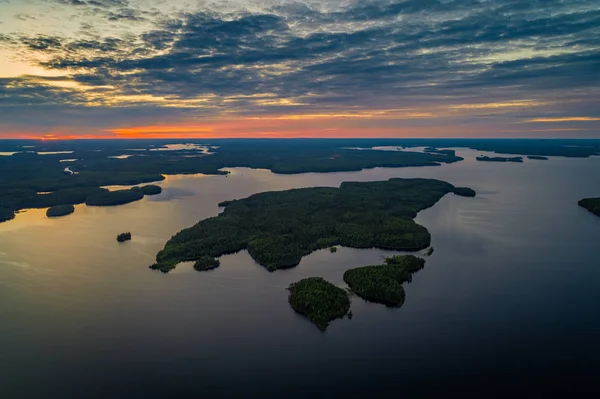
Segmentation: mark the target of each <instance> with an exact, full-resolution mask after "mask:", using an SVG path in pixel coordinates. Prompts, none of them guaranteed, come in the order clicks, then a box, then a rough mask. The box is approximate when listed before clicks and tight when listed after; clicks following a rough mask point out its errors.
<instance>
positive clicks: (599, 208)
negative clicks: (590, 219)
mask: <svg viewBox="0 0 600 399" xmlns="http://www.w3.org/2000/svg"><path fill="white" fill-rule="evenodd" d="M579 206H581V207H584V208H585V209H587V210H588V211H590V212H592V213H593V214H594V215H596V216H600V198H584V199H582V200H580V201H579Z"/></svg>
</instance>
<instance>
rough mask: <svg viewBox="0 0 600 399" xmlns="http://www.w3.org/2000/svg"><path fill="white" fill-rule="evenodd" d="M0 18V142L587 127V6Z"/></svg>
mask: <svg viewBox="0 0 600 399" xmlns="http://www.w3.org/2000/svg"><path fill="white" fill-rule="evenodd" d="M33 6H35V7H33ZM3 10H5V11H6V12H4V11H3ZM30 10H35V11H34V12H30ZM0 15H1V16H2V17H0V55H5V56H6V59H8V60H9V61H6V62H5V63H4V64H0V66H4V69H5V70H6V71H1V72H2V73H0V120H1V122H0V129H1V130H3V131H4V132H5V135H6V134H13V133H14V132H18V131H22V132H38V131H44V130H46V131H48V130H57V131H60V130H61V129H69V127H70V129H87V130H89V131H90V132H91V133H92V134H97V132H99V131H105V130H107V129H108V130H110V129H111V128H116V127H119V126H122V125H139V124H142V125H143V124H146V125H148V124H157V123H163V124H174V123H175V124H177V123H185V124H187V125H189V124H194V123H195V124H202V123H203V121H206V120H220V119H223V118H242V119H244V118H254V120H256V119H257V118H276V119H278V120H281V116H282V115H284V116H285V115H292V116H295V117H296V118H301V116H302V115H306V118H307V119H311V118H310V115H313V116H314V115H317V114H318V115H321V117H319V119H323V115H325V116H327V115H330V116H331V120H328V122H327V123H324V124H322V125H319V126H321V127H322V128H335V127H339V126H340V124H339V123H336V122H335V120H339V119H340V118H339V117H337V118H336V117H335V115H341V114H344V115H349V116H356V115H363V116H365V118H364V119H369V121H368V122H365V121H363V123H361V124H358V125H357V124H355V125H354V126H360V127H361V128H362V129H365V131H368V129H369V128H371V129H374V130H373V131H374V132H375V131H381V130H380V129H386V132H387V133H386V135H393V132H394V129H396V131H398V132H399V133H402V132H403V131H404V132H406V131H408V130H410V129H413V131H415V132H419V134H427V133H426V131H427V129H426V128H427V127H428V126H429V127H432V129H433V130H432V132H434V131H435V129H434V128H435V127H437V128H440V127H441V126H449V125H450V126H454V127H455V128H456V130H457V133H456V134H458V135H460V134H459V131H461V129H463V130H464V129H466V132H467V134H469V132H468V130H469V128H468V126H472V128H473V129H474V130H473V133H475V132H476V131H478V130H480V129H485V128H486V126H487V129H489V130H490V132H489V133H500V134H501V133H502V131H503V130H507V129H508V127H510V129H514V131H517V132H520V131H522V132H524V133H527V132H528V131H530V132H535V131H540V130H544V129H540V127H539V124H538V123H535V122H534V121H535V120H536V119H538V120H539V119H545V120H554V121H556V123H555V124H560V126H558V127H560V128H568V129H571V130H572V131H581V132H583V134H584V135H594V134H595V132H597V127H598V126H599V124H598V122H597V120H598V117H600V112H599V111H598V110H600V79H599V78H598V71H599V70H600V4H599V3H598V2H597V1H596V0H569V1H563V0H544V1H526V2H525V1H521V0H404V1H392V0H370V1H364V0H363V1H353V0H352V1H335V2H334V1H318V2H317V1H304V2H299V1H267V2H265V1H261V2H258V1H257V2H253V1H225V2H218V3H217V4H214V3H210V2H198V3H197V4H195V5H193V6H189V5H188V4H184V3H175V4H173V3H169V5H168V6H165V5H164V4H161V3H159V2H156V3H155V2H153V1H151V0H147V1H142V0H140V1H134V0H43V1H42V0H38V1H35V2H18V1H15V0H9V1H6V0H4V1H3V2H0ZM61 21H62V23H61ZM29 68H31V71H32V73H22V72H23V70H26V71H28V70H29ZM32 115H34V116H35V118H33V119H35V120H34V121H32V120H31V119H32V118H31V116H32ZM26 116H29V118H27V117H26ZM65 118H69V119H68V121H67V120H65ZM577 118H579V119H577ZM313 119H314V118H313ZM325 119H327V118H325ZM311 120H312V119H311ZM362 120H363V119H362V118H361V121H362ZM346 124H347V122H346ZM316 129H318V128H317V127H316ZM378 129H379V130H378ZM414 129H417V130H414ZM510 129H508V130H510ZM595 129H596V130H595ZM450 130H452V129H450ZM546 130H548V131H550V129H546ZM486 133H488V132H482V134H483V135H485V134H486ZM0 134H2V133H0ZM215 134H216V135H219V134H221V135H223V134H225V135H226V134H227V132H225V131H220V132H219V131H216V132H215ZM434 134H435V133H434ZM366 135H368V133H367V134H366ZM563 135H564V134H563Z"/></svg>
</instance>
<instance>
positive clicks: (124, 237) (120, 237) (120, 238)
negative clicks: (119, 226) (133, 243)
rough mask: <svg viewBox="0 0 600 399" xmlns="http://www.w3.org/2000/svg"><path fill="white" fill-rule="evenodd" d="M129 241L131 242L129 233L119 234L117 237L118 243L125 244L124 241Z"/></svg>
mask: <svg viewBox="0 0 600 399" xmlns="http://www.w3.org/2000/svg"><path fill="white" fill-rule="evenodd" d="M129 240H131V233H129V232H127V233H121V234H119V235H118V236H117V241H118V242H125V241H129Z"/></svg>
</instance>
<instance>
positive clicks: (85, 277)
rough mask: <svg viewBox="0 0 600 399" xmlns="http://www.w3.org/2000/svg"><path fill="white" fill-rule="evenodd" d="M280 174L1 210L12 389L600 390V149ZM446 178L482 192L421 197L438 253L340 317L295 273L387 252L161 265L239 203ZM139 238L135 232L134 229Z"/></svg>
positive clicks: (180, 181)
mask: <svg viewBox="0 0 600 399" xmlns="http://www.w3.org/2000/svg"><path fill="white" fill-rule="evenodd" d="M459 155H462V156H465V157H466V158H467V159H466V160H465V161H464V162H460V163H457V164H452V165H445V166H442V167H425V168H402V169H374V170H367V171H362V172H352V173H332V174H305V175H294V176H287V175H286V176H278V175H273V174H271V173H270V172H268V171H257V170H248V169H236V170H234V174H233V175H231V176H229V177H227V178H225V177H223V176H209V177H201V176H198V177H170V178H169V179H167V180H166V181H165V182H164V183H162V184H163V187H164V188H165V191H164V193H163V194H161V195H160V196H158V197H155V198H153V199H152V200H151V201H150V200H148V199H145V200H143V201H141V202H138V203H133V204H128V205H125V206H121V207H116V208H96V209H94V208H86V207H85V206H78V207H77V209H76V212H75V213H74V214H73V215H70V216H68V217H66V218H62V219H53V220H49V219H46V218H45V217H44V216H43V211H28V212H26V213H23V214H19V215H18V216H17V218H16V219H15V220H14V221H11V222H9V223H5V224H1V225H0V320H1V321H0V354H1V356H0V360H1V364H2V369H1V373H0V397H2V398H5V397H6V398H71V397H74V398H106V397H116V398H121V397H122V398H137V397H140V398H154V397H178V396H184V395H185V396H192V395H197V396H199V397H200V396H203V397H259V396H260V397H265V398H270V397H276V398H279V397H306V396H313V397H315V396H316V397H321V396H330V397H339V396H348V397H355V396H358V395H361V396H364V397H372V396H384V395H389V396H394V397H400V396H408V397H425V396H441V395H450V396H452V395H457V396H458V395H462V396H470V395H485V396H488V397H494V396H502V395H504V394H510V395H512V396H517V397H521V396H526V395H530V396H531V395H533V396H537V397H545V396H549V395H550V394H557V393H562V394H565V395H567V394H568V395H570V396H576V395H579V396H582V395H583V394H588V395H591V394H594V393H596V394H597V393H600V387H599V384H598V382H597V380H598V378H597V376H598V371H599V370H600V339H599V338H598V337H600V305H599V303H600V254H599V252H598V251H599V248H600V246H599V245H598V244H599V241H598V237H599V233H600V218H598V217H596V216H594V215H592V214H591V213H589V212H587V211H585V210H584V209H582V208H579V207H578V206H577V200H579V199H580V198H583V197H588V196H598V195H600V177H599V174H598V171H600V158H591V159H563V158H553V159H551V160H549V161H526V162H525V163H523V164H496V163H481V162H479V163H478V162H475V161H474V156H475V155H479V152H477V153H475V152H471V151H459ZM389 177H432V178H438V179H442V180H446V181H449V182H451V183H453V184H456V185H466V186H469V187H472V188H474V189H475V190H477V191H478V196H477V197H476V198H474V199H470V198H462V197H456V196H453V195H448V196H446V197H444V198H443V199H442V200H441V201H440V202H439V203H438V204H436V205H435V206H434V207H432V208H430V209H428V210H426V211H423V212H422V213H420V214H419V216H418V219H417V221H418V222H419V223H421V224H423V225H425V226H426V227H427V228H428V229H429V230H430V232H431V234H432V239H433V247H434V248H435V252H434V254H433V255H432V256H431V257H429V258H427V263H426V267H425V269H423V270H422V271H420V272H418V273H417V274H416V275H415V276H414V279H413V282H412V283H411V284H409V285H408V286H407V299H406V302H405V304H404V306H402V307H401V308H400V309H389V308H386V307H384V306H382V305H377V304H372V303H366V302H364V301H362V300H361V299H359V298H356V297H354V298H353V300H352V309H353V313H354V317H353V319H352V320H348V319H344V320H338V321H334V322H333V323H332V324H331V325H330V327H329V329H328V330H327V332H325V333H321V332H320V331H319V330H318V329H317V328H316V327H315V326H313V325H312V324H311V323H309V322H308V321H307V320H306V319H304V318H302V317H301V316H299V315H297V314H295V313H294V312H293V311H292V310H291V308H290V307H289V306H288V304H287V291H286V290H285V288H286V287H287V286H288V285H289V283H291V282H293V281H296V280H298V279H300V278H303V277H306V276H315V275H318V276H323V277H325V278H327V279H329V280H330V281H332V282H334V283H335V284H338V285H340V286H343V281H342V274H343V271H344V270H346V269H348V268H351V267H355V266H359V265H364V264H373V263H378V262H380V261H381V259H382V258H383V257H384V256H385V255H386V254H387V253H386V252H385V251H378V250H354V249H348V248H341V249H340V250H339V251H338V252H337V253H335V254H331V253H330V252H329V251H319V252H316V253H314V254H312V255H310V256H308V257H306V258H305V259H304V260H303V262H302V263H301V264H300V265H299V266H298V267H297V268H294V269H291V270H284V271H278V272H275V273H268V272H266V271H265V270H264V269H262V268H261V267H260V266H258V265H256V264H255V263H254V262H253V261H252V259H251V258H250V257H249V256H248V254H247V253H245V252H242V253H238V254H235V255H229V256H225V257H223V258H222V265H221V267H220V268H218V269H217V270H215V271H212V272H207V273H198V272H194V271H193V270H191V268H190V267H189V265H187V266H186V265H183V266H181V267H179V268H178V269H177V270H176V271H175V272H174V273H172V274H168V275H162V274H160V273H155V272H152V271H150V270H148V269H147V266H148V265H149V264H150V263H152V259H153V257H154V255H155V254H156V252H157V251H158V250H159V249H160V248H161V247H162V245H163V244H164V242H165V241H166V240H167V239H168V238H169V237H170V236H171V235H172V234H174V233H175V232H177V231H178V230H180V229H181V228H183V227H186V226H189V225H192V224H194V223H195V222H196V221H197V220H199V219H201V218H204V217H209V216H212V215H215V214H216V213H218V211H219V209H218V208H217V206H216V204H217V203H218V202H219V201H222V200H225V199H231V198H241V197H244V196H247V195H249V194H251V193H254V192H260V191H265V190H274V189H286V188H290V187H303V186H322V185H329V186H331V185H338V184H339V183H340V182H342V181H348V180H383V179H387V178H389ZM122 231H131V232H132V233H133V237H134V238H133V240H132V241H131V242H129V243H127V244H125V245H117V243H116V241H115V236H116V234H117V233H120V232H122Z"/></svg>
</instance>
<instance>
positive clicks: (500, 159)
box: [476, 155, 523, 162]
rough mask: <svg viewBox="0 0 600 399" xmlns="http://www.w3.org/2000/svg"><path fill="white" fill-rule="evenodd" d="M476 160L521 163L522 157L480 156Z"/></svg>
mask: <svg viewBox="0 0 600 399" xmlns="http://www.w3.org/2000/svg"><path fill="white" fill-rule="evenodd" d="M476 159H477V160H478V161H480V162H523V157H488V156H485V155H482V156H480V157H477V158H476Z"/></svg>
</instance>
